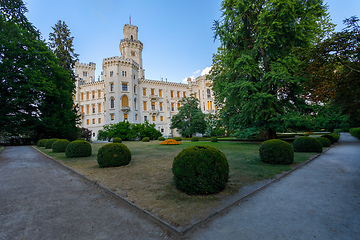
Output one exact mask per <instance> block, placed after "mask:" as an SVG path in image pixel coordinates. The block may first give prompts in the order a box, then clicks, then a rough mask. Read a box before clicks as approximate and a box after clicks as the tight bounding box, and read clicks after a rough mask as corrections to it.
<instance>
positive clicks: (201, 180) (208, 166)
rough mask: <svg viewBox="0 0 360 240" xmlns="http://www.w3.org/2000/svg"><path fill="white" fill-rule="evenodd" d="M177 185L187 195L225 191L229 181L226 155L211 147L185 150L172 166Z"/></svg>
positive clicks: (196, 147)
mask: <svg viewBox="0 0 360 240" xmlns="http://www.w3.org/2000/svg"><path fill="white" fill-rule="evenodd" d="M172 172H173V175H174V181H175V185H176V187H177V188H178V189H180V190H181V191H184V192H185V193H187V194H213V193H218V192H220V191H221V190H223V189H224V188H225V186H226V183H227V181H228V179H229V164H228V161H227V159H226V157H225V155H224V154H223V153H222V152H220V151H219V150H218V149H216V148H213V147H209V146H193V147H188V148H185V149H183V150H182V151H181V152H180V153H179V154H178V155H177V156H176V157H175V158H174V162H173V165H172Z"/></svg>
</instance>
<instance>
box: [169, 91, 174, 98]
mask: <svg viewBox="0 0 360 240" xmlns="http://www.w3.org/2000/svg"><path fill="white" fill-rule="evenodd" d="M170 97H172V98H173V97H174V91H173V90H171V91H170Z"/></svg>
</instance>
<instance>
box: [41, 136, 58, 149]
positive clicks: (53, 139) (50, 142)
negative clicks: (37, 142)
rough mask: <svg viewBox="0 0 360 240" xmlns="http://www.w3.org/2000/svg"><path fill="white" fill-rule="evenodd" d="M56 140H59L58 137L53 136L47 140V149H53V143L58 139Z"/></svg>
mask: <svg viewBox="0 0 360 240" xmlns="http://www.w3.org/2000/svg"><path fill="white" fill-rule="evenodd" d="M56 140H59V139H57V138H51V139H48V140H47V141H46V142H45V145H44V146H45V148H46V149H51V147H52V145H53V143H54V142H55V141H56Z"/></svg>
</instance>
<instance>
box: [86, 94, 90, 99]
mask: <svg viewBox="0 0 360 240" xmlns="http://www.w3.org/2000/svg"><path fill="white" fill-rule="evenodd" d="M89 98H90V94H89V92H86V99H88V100H89Z"/></svg>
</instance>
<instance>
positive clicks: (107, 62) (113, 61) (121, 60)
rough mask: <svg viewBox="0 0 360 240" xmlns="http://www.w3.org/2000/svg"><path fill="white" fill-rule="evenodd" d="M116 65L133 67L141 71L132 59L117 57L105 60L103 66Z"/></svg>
mask: <svg viewBox="0 0 360 240" xmlns="http://www.w3.org/2000/svg"><path fill="white" fill-rule="evenodd" d="M114 64H119V65H121V66H132V67H134V68H136V69H139V64H138V63H137V62H135V61H134V60H133V59H130V58H123V57H119V56H115V57H109V58H104V59H103V66H111V65H114Z"/></svg>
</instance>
